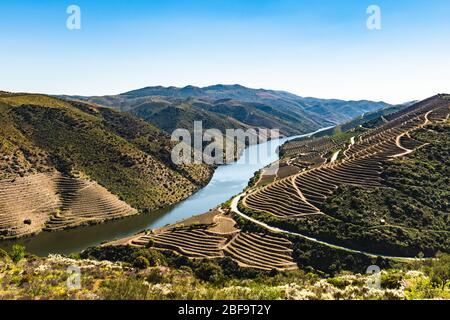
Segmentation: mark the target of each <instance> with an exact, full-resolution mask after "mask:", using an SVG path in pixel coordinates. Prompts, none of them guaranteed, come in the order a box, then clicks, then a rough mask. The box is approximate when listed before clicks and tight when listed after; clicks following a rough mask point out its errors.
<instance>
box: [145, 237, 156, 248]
mask: <svg viewBox="0 0 450 320" xmlns="http://www.w3.org/2000/svg"><path fill="white" fill-rule="evenodd" d="M154 246H155V241H153V239H149V240H148V243H147V245H146V246H145V247H146V248H147V249H150V248H153V247H154Z"/></svg>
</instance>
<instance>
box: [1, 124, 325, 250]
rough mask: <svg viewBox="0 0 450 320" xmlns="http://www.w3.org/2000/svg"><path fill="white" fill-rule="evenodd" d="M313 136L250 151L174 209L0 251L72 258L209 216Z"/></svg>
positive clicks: (49, 236) (26, 241)
mask: <svg viewBox="0 0 450 320" xmlns="http://www.w3.org/2000/svg"><path fill="white" fill-rule="evenodd" d="M327 129H328V128H327ZM323 130H326V129H323ZM319 131H322V130H319ZM319 131H317V132H319ZM312 134H313V133H310V134H305V135H302V136H295V137H289V138H281V139H274V140H271V141H268V142H266V143H263V144H259V145H253V146H250V147H248V148H247V149H246V150H245V152H244V154H243V156H242V157H241V159H240V160H239V161H237V162H234V163H232V164H229V165H224V166H220V167H219V168H218V169H217V170H216V171H215V173H214V176H213V177H212V179H211V181H210V183H209V184H208V185H207V186H205V187H204V188H203V189H201V190H200V191H198V192H197V193H196V194H194V195H193V196H191V197H190V198H188V199H186V200H184V201H182V202H180V203H178V204H177V205H174V206H172V207H169V208H165V209H163V210H159V211H156V212H152V213H150V214H144V215H139V216H134V217H129V218H125V219H122V220H117V221H112V222H107V223H104V224H99V225H94V226H88V227H81V228H77V229H73V230H67V231H59V232H43V233H41V234H39V235H37V236H35V237H31V238H25V239H20V240H16V241H3V242H1V241H0V248H3V249H7V250H8V249H9V248H10V247H11V246H12V245H13V244H22V245H24V246H25V247H26V250H27V251H28V252H30V253H33V254H36V255H38V256H47V255H48V254H50V253H56V254H70V253H73V252H80V251H82V250H84V249H86V248H88V247H91V246H95V245H99V244H101V243H103V242H105V241H111V240H114V239H119V238H124V237H128V236H132V235H134V234H136V233H138V232H140V231H143V230H147V229H155V228H159V227H162V226H165V225H167V224H173V223H176V222H178V221H181V220H184V219H186V218H189V217H192V216H195V215H199V214H202V213H205V212H207V211H208V210H210V209H213V208H215V207H217V206H218V205H220V204H222V203H223V202H225V201H227V200H229V199H230V198H232V197H233V196H234V195H237V194H239V193H240V192H242V190H244V189H245V188H246V187H247V184H248V182H249V180H250V178H252V177H253V176H254V174H255V172H256V171H259V170H260V169H262V168H264V167H265V166H267V165H269V164H270V163H272V162H274V161H277V160H278V152H277V149H278V147H279V146H281V145H282V144H284V143H285V142H286V141H289V140H292V139H296V138H299V137H305V136H309V135H312Z"/></svg>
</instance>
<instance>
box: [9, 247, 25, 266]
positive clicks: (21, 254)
mask: <svg viewBox="0 0 450 320" xmlns="http://www.w3.org/2000/svg"><path fill="white" fill-rule="evenodd" d="M9 256H10V257H11V259H12V261H14V262H16V263H17V262H19V261H20V260H22V259H23V258H25V247H24V246H21V245H20V244H15V245H13V247H12V249H11V252H10V253H9Z"/></svg>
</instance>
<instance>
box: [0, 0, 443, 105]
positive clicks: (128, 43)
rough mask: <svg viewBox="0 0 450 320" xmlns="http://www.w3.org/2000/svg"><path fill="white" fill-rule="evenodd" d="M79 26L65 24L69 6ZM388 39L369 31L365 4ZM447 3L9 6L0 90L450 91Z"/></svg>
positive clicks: (393, 94) (397, 94) (372, 96)
mask: <svg viewBox="0 0 450 320" xmlns="http://www.w3.org/2000/svg"><path fill="white" fill-rule="evenodd" d="M71 4H75V5H77V6H79V7H80V9H81V29H80V30H69V29H68V28H67V27H66V20H67V18H68V17H69V16H70V14H67V12H66V10H67V7H68V6H69V5H71ZM373 4H375V5H377V6H379V7H380V9H381V30H369V29H368V28H367V26H366V22H367V19H368V17H369V16H370V15H368V14H367V12H366V10H367V8H368V7H369V6H370V5H373ZM449 14H450V3H449V2H448V1H446V0H435V1H433V4H432V5H430V4H429V2H428V1H425V0H415V1H406V0H399V1H395V2H393V1H388V0H377V1H360V0H349V1H346V2H345V3H336V1H331V0H324V1H321V2H320V3H311V2H310V1H302V0H299V1H293V0H282V1H276V0H258V1H254V0H248V1H237V0H229V1H225V0H217V1H207V0H191V1H181V0H166V1H156V0H155V1H151V2H148V1H139V0H130V1H127V2H123V1H117V0H116V1H96V2H92V1H87V0H80V1H74V2H73V3H72V2H70V3H68V2H64V3H55V2H54V1H50V0H43V1H40V2H39V3H35V1H31V0H18V1H14V2H8V3H2V6H1V9H0V18H1V19H0V27H2V29H3V30H7V33H6V34H5V35H4V37H3V39H2V42H1V44H0V48H1V49H2V50H0V61H2V74H3V77H2V78H1V79H0V90H6V91H14V92H38V93H46V94H67V95H84V96H94V95H95V96H102V95H112V94H118V93H123V92H127V91H130V90H135V89H139V88H143V87H148V86H166V87H169V86H176V87H185V86H187V85H193V86H198V87H205V86H209V85H215V84H240V85H243V86H245V87H249V88H264V89H272V90H283V91H287V92H291V93H293V94H296V95H299V96H303V97H317V98H329V99H331V98H332V99H342V100H372V101H385V102H388V103H403V102H407V101H412V100H421V99H424V98H427V97H430V96H432V95H435V94H437V93H443V92H448V91H450V88H449V86H448V83H449V81H448V79H449V78H450V60H449V59H448V51H449V49H450V41H448V39H449V35H450V20H449V19H448V15H449Z"/></svg>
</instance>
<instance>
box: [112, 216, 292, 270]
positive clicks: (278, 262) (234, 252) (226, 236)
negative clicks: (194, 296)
mask: <svg viewBox="0 0 450 320" xmlns="http://www.w3.org/2000/svg"><path fill="white" fill-rule="evenodd" d="M211 221H214V223H211V224H207V225H200V226H197V225H196V224H193V225H188V226H183V227H176V226H175V227H172V228H165V229H162V230H156V231H153V232H151V233H145V234H140V235H137V236H136V237H132V238H130V239H127V240H126V242H125V243H111V244H112V245H117V244H120V245H123V244H128V245H131V246H136V247H142V248H145V247H148V246H149V243H150V244H152V248H156V249H159V250H170V251H173V252H176V253H177V254H180V255H183V256H185V257H188V258H191V259H215V258H223V257H224V256H228V257H230V258H231V259H233V260H234V261H236V262H237V263H238V264H239V265H240V266H241V267H246V268H254V269H260V270H273V269H277V270H288V269H295V268H297V265H296V263H294V261H293V259H292V253H293V250H292V243H291V242H290V241H289V240H287V239H285V238H281V237H274V236H269V235H265V234H259V233H252V232H242V231H241V230H239V229H236V228H235V227H234V225H235V222H234V221H233V220H232V219H231V218H229V217H226V216H223V215H222V214H217V215H215V216H214V218H213V220H211ZM230 223H232V224H233V227H232V228H231V226H230Z"/></svg>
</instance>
